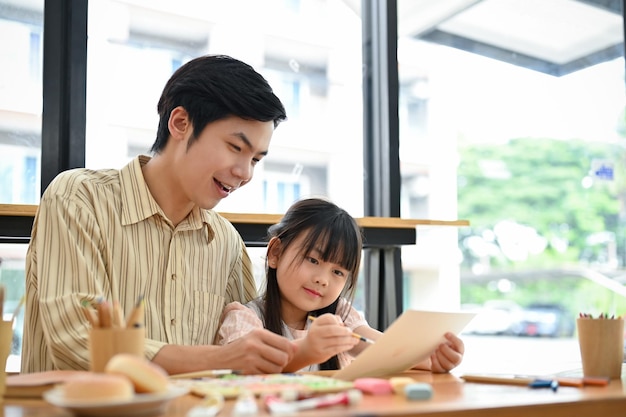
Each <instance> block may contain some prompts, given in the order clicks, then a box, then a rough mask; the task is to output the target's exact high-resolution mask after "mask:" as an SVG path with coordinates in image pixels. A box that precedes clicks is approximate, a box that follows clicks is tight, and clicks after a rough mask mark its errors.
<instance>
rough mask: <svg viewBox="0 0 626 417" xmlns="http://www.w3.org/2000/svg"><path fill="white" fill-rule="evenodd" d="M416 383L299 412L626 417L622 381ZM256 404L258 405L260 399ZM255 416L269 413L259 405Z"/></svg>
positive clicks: (178, 407) (32, 404) (183, 404)
mask: <svg viewBox="0 0 626 417" xmlns="http://www.w3.org/2000/svg"><path fill="white" fill-rule="evenodd" d="M402 375H404V376H407V375H408V376H411V377H413V378H414V379H415V380H417V381H421V382H427V383H430V384H432V386H433V391H434V395H433V398H431V399H430V400H423V401H407V400H406V399H405V398H404V397H403V396H399V395H385V396H369V395H366V396H364V397H363V401H362V402H361V403H360V404H358V405H355V406H351V407H342V406H337V407H333V408H326V409H323V410H322V409H319V410H312V411H305V412H301V413H298V414H297V415H298V416H310V417H313V416H320V417H338V416H355V417H357V416H358V417H366V416H395V417H408V416H417V417H427V416H430V417H452V416H463V417H494V416H506V417H518V416H519V417H528V416H532V417H584V416H591V417H597V416H602V417H610V416H624V415H626V393H625V392H624V385H623V382H622V381H621V380H615V381H611V383H610V384H609V386H607V387H585V388H573V387H560V388H559V389H558V391H557V392H553V391H552V390H550V389H530V388H526V387H520V386H511V385H493V384H478V383H469V382H463V380H462V379H460V378H458V377H457V376H454V375H452V374H434V375H433V374H430V373H426V372H419V371H415V372H406V373H404V374H402ZM200 401H201V400H200V399H199V398H197V397H194V396H192V395H186V396H183V397H180V398H177V399H175V400H172V401H171V402H170V403H169V404H168V406H167V409H166V412H165V413H164V414H162V415H161V416H162V417H184V416H185V414H186V413H187V411H188V410H189V409H190V408H191V407H193V406H194V405H197V404H198V403H200ZM233 404H234V401H227V403H226V406H225V408H224V410H222V412H220V414H219V415H218V417H219V416H230V415H232V413H231V409H232V407H233ZM259 404H260V403H259ZM258 415H259V416H269V415H270V414H268V412H267V411H266V410H265V409H263V408H262V407H261V406H260V408H259V413H258ZM4 416H6V417H39V416H47V417H70V416H71V413H69V412H67V411H65V410H62V409H59V408H55V407H53V406H51V405H48V404H47V403H46V402H44V401H43V400H38V399H34V400H25V399H11V398H6V399H5V400H4Z"/></svg>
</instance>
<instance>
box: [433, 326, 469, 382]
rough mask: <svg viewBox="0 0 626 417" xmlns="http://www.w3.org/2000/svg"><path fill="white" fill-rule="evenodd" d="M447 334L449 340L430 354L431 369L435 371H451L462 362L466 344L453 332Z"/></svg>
mask: <svg viewBox="0 0 626 417" xmlns="http://www.w3.org/2000/svg"><path fill="white" fill-rule="evenodd" d="M445 336H446V339H447V341H446V342H445V343H442V344H441V345H439V346H438V347H437V349H436V350H435V351H434V352H433V353H432V354H431V355H430V370H431V371H432V372H435V373H445V372H450V370H452V369H454V368H455V367H457V366H458V365H459V364H460V363H461V360H463V354H464V353H465V345H464V344H463V341H462V340H461V339H460V338H458V337H457V336H456V335H455V334H453V333H446V335H445Z"/></svg>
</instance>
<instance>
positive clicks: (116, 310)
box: [112, 300, 126, 328]
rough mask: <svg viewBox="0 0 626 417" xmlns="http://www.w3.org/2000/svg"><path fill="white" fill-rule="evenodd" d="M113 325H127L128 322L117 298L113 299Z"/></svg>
mask: <svg viewBox="0 0 626 417" xmlns="http://www.w3.org/2000/svg"><path fill="white" fill-rule="evenodd" d="M112 321H113V327H117V328H120V327H126V322H125V320H124V313H123V312H122V306H120V302H119V301H117V300H114V301H113V317H112Z"/></svg>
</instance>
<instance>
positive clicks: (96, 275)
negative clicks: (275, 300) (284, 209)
mask: <svg viewBox="0 0 626 417" xmlns="http://www.w3.org/2000/svg"><path fill="white" fill-rule="evenodd" d="M158 112H159V116H160V121H159V127H158V131H157V137H156V141H155V142H154V144H153V146H152V152H153V154H154V156H153V157H152V158H149V157H147V156H139V157H137V158H135V159H134V160H133V161H131V162H130V163H129V164H128V165H127V166H125V167H124V168H122V169H121V170H99V171H93V170H87V169H75V170H70V171H66V172H63V173H61V174H59V176H57V178H55V180H54V181H53V182H52V183H51V184H50V186H49V187H48V188H47V189H46V191H45V193H44V195H43V196H42V198H41V203H40V205H39V208H38V211H37V215H36V216H35V222H34V225H33V230H32V236H31V242H30V245H29V248H28V252H27V256H26V297H27V298H26V300H27V301H26V312H25V314H26V315H25V324H24V342H23V351H22V372H36V371H45V370H51V369H88V368H89V353H88V329H89V324H88V321H87V319H86V318H85V316H84V311H83V308H84V303H88V304H95V303H97V301H98V300H99V299H104V300H107V301H108V302H117V303H119V304H120V305H121V307H122V310H123V312H124V313H125V314H126V315H128V314H129V313H130V311H131V310H132V309H133V307H134V306H135V304H136V301H137V300H138V299H139V298H140V297H143V300H144V306H145V330H146V340H145V353H146V357H148V358H149V359H151V360H152V361H153V362H154V363H156V364H158V365H160V366H162V367H163V368H164V369H165V370H166V371H167V372H169V373H170V374H174V373H181V372H191V371H197V370H203V369H215V368H231V369H238V370H242V371H243V372H246V373H259V372H260V373H274V372H280V371H281V370H282V368H283V366H284V365H285V364H287V363H288V361H289V360H290V358H291V357H292V355H293V353H294V346H293V345H292V344H291V342H289V341H288V340H287V339H285V338H282V337H280V336H278V335H275V334H273V333H271V332H269V331H266V330H263V331H257V332H255V333H254V334H251V335H250V337H247V338H245V339H243V340H242V341H241V342H234V343H232V344H229V345H226V346H215V345H213V344H212V343H213V339H214V335H215V332H216V331H217V327H218V324H219V318H220V314H221V312H222V309H223V307H224V306H225V305H226V304H227V303H229V302H232V301H240V302H242V303H246V302H247V301H250V300H251V299H253V298H254V297H255V296H256V287H255V283H254V278H253V276H252V266H251V262H250V259H249V257H248V254H247V252H246V248H245V246H244V243H243V241H242V239H241V237H240V236H239V234H238V233H237V231H236V230H235V229H234V227H233V226H232V225H231V224H230V223H229V222H228V221H226V220H225V219H224V218H222V217H221V216H219V215H218V214H217V213H216V212H215V211H213V210H212V209H213V208H214V207H215V205H216V204H217V203H218V202H219V201H220V200H221V199H223V198H226V197H227V196H228V195H229V194H230V193H232V192H234V191H236V190H237V189H238V188H239V187H241V186H243V185H245V184H246V183H248V182H249V181H250V179H251V178H252V174H253V171H254V167H255V165H256V164H257V163H258V162H259V161H260V160H261V159H263V157H265V155H266V154H267V151H268V147H269V143H270V139H271V137H272V134H273V132H274V129H275V128H276V127H277V126H278V124H279V123H280V122H281V121H283V120H285V119H286V114H285V110H284V107H283V105H282V103H281V102H280V100H279V99H278V98H277V97H276V96H275V95H274V93H273V92H272V89H271V87H270V86H269V85H268V84H267V81H266V80H265V79H264V78H263V77H262V76H261V75H260V74H258V73H257V72H256V71H254V69H252V67H250V66H249V65H247V64H245V63H243V62H241V61H238V60H236V59H233V58H231V57H228V56H203V57H199V58H196V59H194V60H192V61H190V62H188V63H186V64H185V65H183V66H182V67H180V68H179V69H178V70H177V71H176V72H175V73H174V74H173V75H172V77H171V78H170V80H169V81H168V82H167V84H166V85H165V88H164V90H163V92H162V95H161V98H160V100H159V103H158Z"/></svg>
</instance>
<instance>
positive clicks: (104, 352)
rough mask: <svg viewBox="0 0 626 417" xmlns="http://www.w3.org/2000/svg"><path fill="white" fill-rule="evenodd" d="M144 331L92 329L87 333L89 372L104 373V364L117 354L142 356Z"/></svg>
mask: <svg viewBox="0 0 626 417" xmlns="http://www.w3.org/2000/svg"><path fill="white" fill-rule="evenodd" d="M144 339H145V329H144V328H143V327H135V328H115V327H113V328H92V329H91V330H90V331H89V357H90V370H91V371H93V372H104V368H105V366H106V364H107V363H108V362H109V359H111V358H112V357H113V356H115V355H117V354H118V353H130V354H133V355H137V356H142V357H143V355H144V344H145V342H144Z"/></svg>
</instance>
